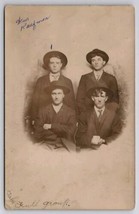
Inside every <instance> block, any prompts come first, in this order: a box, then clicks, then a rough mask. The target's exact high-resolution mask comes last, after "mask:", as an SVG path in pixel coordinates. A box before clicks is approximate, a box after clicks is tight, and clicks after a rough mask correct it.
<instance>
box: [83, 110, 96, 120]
mask: <svg viewBox="0 0 139 214" xmlns="http://www.w3.org/2000/svg"><path fill="white" fill-rule="evenodd" d="M93 114H94V108H93V109H91V110H88V111H85V112H82V113H81V115H80V119H81V120H89V119H90V117H91V116H92V115H93Z"/></svg>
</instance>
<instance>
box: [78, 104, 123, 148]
mask: <svg viewBox="0 0 139 214" xmlns="http://www.w3.org/2000/svg"><path fill="white" fill-rule="evenodd" d="M120 131H121V123H120V119H119V117H118V115H117V114H116V113H115V111H110V110H109V109H107V108H105V110H104V113H103V115H102V117H101V120H100V121H99V120H98V118H97V115H96V112H95V110H94V108H93V109H92V110H91V111H87V112H84V113H82V114H81V115H80V118H79V126H78V130H77V133H76V144H77V146H81V147H90V146H91V139H92V137H93V136H95V135H97V136H100V137H101V138H102V139H104V140H105V141H106V143H109V142H111V141H112V140H114V139H116V137H117V136H118V135H119V133H120Z"/></svg>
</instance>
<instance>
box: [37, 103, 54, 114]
mask: <svg viewBox="0 0 139 214" xmlns="http://www.w3.org/2000/svg"><path fill="white" fill-rule="evenodd" d="M51 110H52V105H51V104H49V105H47V106H43V107H42V108H40V110H39V112H40V113H45V114H46V113H47V112H48V113H49V112H50V111H51Z"/></svg>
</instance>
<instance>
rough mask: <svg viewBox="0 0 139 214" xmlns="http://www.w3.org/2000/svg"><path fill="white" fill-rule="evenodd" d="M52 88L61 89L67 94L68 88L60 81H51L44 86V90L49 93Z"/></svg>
mask: <svg viewBox="0 0 139 214" xmlns="http://www.w3.org/2000/svg"><path fill="white" fill-rule="evenodd" d="M54 89H62V90H63V92H64V94H68V93H69V92H70V89H69V88H68V87H66V86H65V85H64V84H63V82H61V81H53V82H51V83H50V85H49V86H48V87H47V88H46V92H47V93H49V94H50V93H51V92H52V91H53V90H54Z"/></svg>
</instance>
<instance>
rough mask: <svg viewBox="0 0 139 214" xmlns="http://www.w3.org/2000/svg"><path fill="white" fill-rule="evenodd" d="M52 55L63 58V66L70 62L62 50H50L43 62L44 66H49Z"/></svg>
mask: <svg viewBox="0 0 139 214" xmlns="http://www.w3.org/2000/svg"><path fill="white" fill-rule="evenodd" d="M52 57H58V58H60V59H61V61H62V64H63V67H65V66H66V65H67V63H68V60H67V57H66V56H65V54H63V53H62V52H60V51H50V52H48V53H46V54H45V55H44V57H43V63H44V67H45V68H48V63H49V60H50V58H52Z"/></svg>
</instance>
